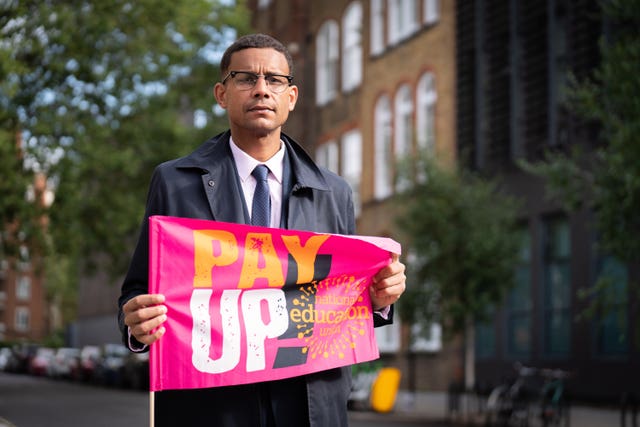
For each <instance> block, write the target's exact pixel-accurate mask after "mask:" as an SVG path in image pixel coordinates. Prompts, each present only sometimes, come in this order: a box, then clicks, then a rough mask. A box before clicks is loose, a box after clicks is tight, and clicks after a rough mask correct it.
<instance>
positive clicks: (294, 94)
mask: <svg viewBox="0 0 640 427" xmlns="http://www.w3.org/2000/svg"><path fill="white" fill-rule="evenodd" d="M297 101H298V86H295V85H293V86H291V87H289V111H293V109H294V108H296V102H297Z"/></svg>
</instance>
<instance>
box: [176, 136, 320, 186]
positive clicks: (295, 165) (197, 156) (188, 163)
mask: <svg viewBox="0 0 640 427" xmlns="http://www.w3.org/2000/svg"><path fill="white" fill-rule="evenodd" d="M230 135H231V133H230V131H228V130H227V131H226V132H223V133H221V134H219V135H216V136H214V137H213V138H211V139H210V140H208V141H207V142H205V143H204V144H202V145H201V146H200V147H198V148H197V149H196V150H195V151H194V152H193V153H191V154H189V155H187V156H186V157H183V158H181V159H180V160H178V161H177V162H176V164H175V165H176V168H198V169H201V170H202V171H203V173H209V174H216V171H217V170H220V168H222V169H224V168H226V167H228V166H229V165H228V162H229V161H231V163H233V158H232V156H231V149H230V148H229V136H230ZM281 139H282V140H283V141H284V143H285V144H286V145H287V155H288V156H289V159H290V161H291V168H292V171H291V172H292V175H293V178H294V179H293V181H294V186H295V188H303V187H308V188H313V189H317V190H322V191H330V188H329V186H328V185H327V183H326V181H325V179H324V177H323V176H322V172H320V169H319V168H318V166H317V165H316V164H315V163H314V162H313V160H312V159H311V157H310V156H309V155H308V154H307V153H306V151H305V150H304V149H303V148H302V147H301V146H300V144H298V143H297V142H296V141H294V140H293V139H292V138H290V137H289V136H287V135H285V134H284V133H283V134H281Z"/></svg>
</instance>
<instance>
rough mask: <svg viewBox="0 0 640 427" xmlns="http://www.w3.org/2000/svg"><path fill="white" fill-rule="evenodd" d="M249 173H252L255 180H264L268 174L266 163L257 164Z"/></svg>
mask: <svg viewBox="0 0 640 427" xmlns="http://www.w3.org/2000/svg"><path fill="white" fill-rule="evenodd" d="M251 175H253V177H254V178H255V179H256V180H257V181H266V179H267V175H269V168H268V167H267V165H258V166H256V167H255V169H254V170H253V172H251Z"/></svg>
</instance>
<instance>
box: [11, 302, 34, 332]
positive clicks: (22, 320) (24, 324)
mask: <svg viewBox="0 0 640 427" xmlns="http://www.w3.org/2000/svg"><path fill="white" fill-rule="evenodd" d="M30 326H31V313H30V312H29V308H28V307H16V312H15V329H16V331H18V332H28V331H29V328H30Z"/></svg>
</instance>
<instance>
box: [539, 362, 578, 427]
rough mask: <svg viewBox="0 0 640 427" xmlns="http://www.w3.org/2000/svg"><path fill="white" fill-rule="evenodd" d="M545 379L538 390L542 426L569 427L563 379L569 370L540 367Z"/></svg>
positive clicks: (568, 373) (567, 405)
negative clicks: (539, 390)
mask: <svg viewBox="0 0 640 427" xmlns="http://www.w3.org/2000/svg"><path fill="white" fill-rule="evenodd" d="M540 375H541V376H542V377H543V378H544V379H545V382H544V384H543V386H542V390H541V392H540V408H539V414H538V415H539V417H540V421H541V422H542V426H543V427H560V426H562V427H569V424H570V410H569V403H568V400H567V397H566V393H565V381H566V380H567V379H568V378H569V377H570V376H571V373H570V372H567V371H562V370H560V369H542V370H541V371H540Z"/></svg>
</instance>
